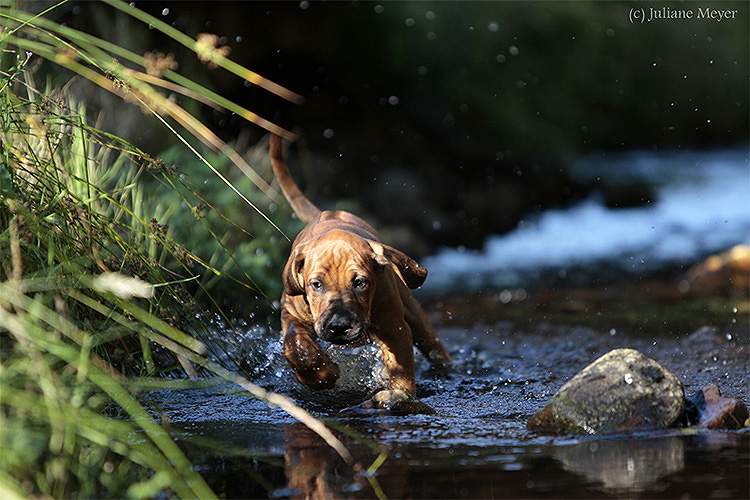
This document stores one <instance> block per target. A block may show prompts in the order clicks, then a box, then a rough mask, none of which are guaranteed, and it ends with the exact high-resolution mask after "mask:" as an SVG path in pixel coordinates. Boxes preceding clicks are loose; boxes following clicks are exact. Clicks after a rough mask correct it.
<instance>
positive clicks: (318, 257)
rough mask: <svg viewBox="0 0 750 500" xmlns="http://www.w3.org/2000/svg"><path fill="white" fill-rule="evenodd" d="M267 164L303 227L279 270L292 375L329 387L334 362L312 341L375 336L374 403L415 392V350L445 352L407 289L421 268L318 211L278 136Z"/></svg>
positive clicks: (444, 361)
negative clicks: (379, 362) (378, 366)
mask: <svg viewBox="0 0 750 500" xmlns="http://www.w3.org/2000/svg"><path fill="white" fill-rule="evenodd" d="M271 163H272V164H273V171H274V174H275V175H276V178H277V179H278V181H279V184H280V185H281V189H282V191H283V192H284V196H285V197H286V199H287V200H288V201H289V203H290V205H291V206H292V208H293V209H294V212H295V213H296V214H297V216H299V218H300V219H301V220H302V221H303V222H305V223H307V227H305V229H303V230H302V232H301V233H300V234H299V235H298V236H297V238H296V239H295V240H294V243H293V244H292V251H291V254H290V256H289V260H288V261H287V263H286V267H285V268H284V273H283V284H284V293H283V294H282V297H281V328H282V330H283V332H284V355H285V356H286V359H287V361H288V362H289V365H290V366H291V367H292V369H293V370H294V373H295V374H296V376H297V379H298V380H299V381H300V382H301V383H302V384H304V385H306V386H308V387H311V388H313V389H329V388H332V387H334V386H335V384H336V381H337V380H338V378H339V374H340V372H339V367H338V366H337V365H336V364H335V363H334V362H333V361H331V359H330V358H329V357H328V355H327V354H326V353H325V351H323V349H321V347H320V346H319V345H318V343H317V341H316V340H317V339H318V338H320V339H322V340H325V341H328V342H331V343H334V344H348V345H358V344H362V343H364V342H367V341H375V342H376V343H377V345H378V346H379V348H380V350H381V352H382V355H383V364H384V367H385V371H386V375H387V376H388V390H387V391H381V392H380V393H378V394H377V395H376V396H375V397H373V402H374V404H375V405H376V406H378V407H382V408H389V407H390V405H389V401H391V400H396V399H399V398H403V394H401V393H398V392H397V391H399V390H401V391H404V392H405V393H406V394H407V395H408V396H409V397H412V398H413V397H414V396H416V386H415V382H414V350H413V345H416V346H417V347H418V348H419V350H420V351H422V353H423V354H424V355H425V356H426V357H427V358H428V359H429V360H430V362H431V363H432V364H433V365H434V366H437V367H446V366H447V365H448V364H449V363H450V356H449V355H448V353H447V352H446V350H445V347H443V344H442V343H441V342H440V340H439V339H438V337H437V334H436V333H435V330H434V329H433V328H432V326H431V325H430V323H429V321H428V320H427V317H426V316H425V314H424V312H423V311H422V308H421V307H420V306H419V304H418V303H417V301H416V300H415V299H414V297H413V296H412V294H411V292H410V291H409V288H417V287H419V286H420V285H422V283H424V280H425V278H426V277H427V270H426V269H425V268H424V267H422V266H420V265H419V264H418V263H417V262H416V261H414V260H412V259H410V258H409V257H407V256H406V255H405V254H404V253H402V252H400V251H398V250H396V249H395V248H392V247H389V246H387V245H384V244H383V243H381V241H380V237H379V236H378V233H377V232H376V231H375V229H373V228H372V227H371V226H370V225H369V224H367V223H366V222H365V221H363V220H362V219H360V218H359V217H356V216H354V215H352V214H350V213H348V212H343V211H321V210H320V209H318V208H317V207H316V206H315V205H313V204H312V202H310V200H308V199H307V198H306V197H305V195H304V194H302V192H301V191H300V189H299V187H298V186H297V184H295V182H294V180H293V179H292V177H291V175H290V173H289V168H288V167H287V165H286V163H285V162H284V158H283V155H282V148H281V139H280V138H279V137H278V136H276V135H272V136H271Z"/></svg>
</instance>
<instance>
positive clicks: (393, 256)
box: [369, 241, 427, 289]
mask: <svg viewBox="0 0 750 500" xmlns="http://www.w3.org/2000/svg"><path fill="white" fill-rule="evenodd" d="M369 243H370V246H371V247H372V251H373V252H374V254H375V255H374V258H375V262H377V263H378V264H380V265H381V266H391V267H392V268H393V270H394V271H396V274H398V275H399V277H400V278H401V281H403V282H404V284H405V285H406V286H408V287H409V288H412V289H413V288H419V287H420V286H422V283H424V280H425V279H427V269H425V268H424V267H422V266H421V265H420V264H419V262H417V261H416V260H414V259H412V258H411V257H409V256H408V255H406V254H405V253H404V252H401V251H399V250H396V249H395V248H393V247H389V246H388V245H383V244H381V243H377V242H375V241H369Z"/></svg>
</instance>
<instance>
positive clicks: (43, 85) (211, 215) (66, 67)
mask: <svg viewBox="0 0 750 500" xmlns="http://www.w3.org/2000/svg"><path fill="white" fill-rule="evenodd" d="M107 3H110V4H111V5H112V6H113V7H116V8H119V9H123V10H127V11H128V13H129V14H131V15H133V16H134V17H135V18H137V19H139V21H140V22H146V23H148V22H150V21H151V20H150V18H149V17H148V16H147V15H145V14H143V13H142V12H140V11H137V10H136V9H131V8H130V7H128V6H127V4H122V3H120V2H107ZM53 9H54V6H53V7H51V8H50V10H53ZM42 14H44V13H42ZM154 21H155V20H154ZM157 28H158V29H161V30H162V31H164V32H165V34H166V35H167V36H170V37H172V38H173V39H175V40H179V41H182V42H183V43H185V44H188V45H190V47H191V50H194V51H195V52H196V53H197V55H198V57H201V58H203V59H205V61H206V63H207V64H208V63H210V64H211V65H219V66H224V67H227V68H229V69H230V70H231V71H234V72H235V73H238V74H240V75H241V76H242V77H243V78H253V79H254V81H256V82H257V83H258V84H259V85H265V86H266V87H267V88H268V89H269V90H271V91H273V92H276V93H277V94H281V95H282V97H284V98H289V99H294V95H293V94H291V93H288V92H286V91H285V90H284V89H283V88H280V87H278V86H275V85H274V84H272V83H271V82H268V81H266V80H264V79H262V78H261V77H259V76H257V75H255V74H254V73H252V72H250V71H249V70H246V69H245V68H242V67H239V66H237V65H233V64H232V63H231V61H229V60H228V59H226V58H225V57H224V55H223V54H222V52H221V50H220V48H218V47H216V46H215V44H214V42H213V40H208V41H205V43H204V44H203V45H201V44H200V43H196V42H195V41H192V42H193V43H192V44H191V43H189V42H190V41H189V40H187V39H186V37H185V36H184V35H182V34H181V33H179V32H177V31H176V30H171V29H170V28H169V26H167V25H164V26H161V25H160V26H157ZM0 54H1V57H2V59H0V266H1V269H0V273H1V274H2V278H1V279H0V394H1V396H0V397H1V399H0V429H1V431H0V432H2V442H3V460H2V465H1V466H0V495H1V496H2V497H3V498H24V497H36V496H45V497H53V498H74V497H83V498H94V497H103V496H109V497H116V498H119V497H134V498H144V497H154V496H159V495H162V496H164V495H166V496H168V497H173V496H176V497H181V498H210V497H213V496H215V495H214V493H213V492H212V491H211V489H210V488H209V486H208V485H207V484H206V482H205V480H204V479H203V478H202V477H201V475H200V474H199V473H198V472H197V471H196V470H195V469H194V468H193V467H192V466H191V464H190V462H189V460H188V459H187V458H186V456H185V454H184V453H183V451H182V449H181V447H180V442H179V440H177V441H175V440H174V439H173V436H172V435H170V433H169V429H168V426H166V425H165V422H162V421H161V417H160V416H159V412H158V408H153V407H151V406H149V405H148V404H147V399H144V395H145V394H147V392H148V391H149V390H153V389H161V390H176V389H179V388H186V387H191V386H195V385H196V384H197V385H205V384H211V383H220V382H226V381H229V382H233V383H235V384H237V385H239V386H240V387H242V388H243V389H245V390H246V391H247V394H248V396H254V397H257V398H260V399H263V400H266V401H268V402H269V403H270V404H272V405H275V406H278V407H280V408H282V409H284V410H285V411H287V412H288V413H290V414H291V415H292V416H294V417H295V418H297V419H299V420H300V421H302V422H304V423H305V424H306V425H308V426H310V428H311V429H313V430H314V431H315V432H316V433H318V434H319V435H321V436H322V437H323V438H324V439H325V440H326V441H327V442H328V443H329V444H330V445H331V446H332V447H333V448H334V449H336V450H337V452H338V453H339V454H340V455H341V456H342V458H343V459H344V460H345V461H347V463H350V462H351V456H349V455H348V452H347V451H346V449H344V448H343V447H342V445H341V443H340V442H339V441H338V440H337V439H336V438H335V437H334V435H333V434H332V433H331V432H330V431H329V430H328V429H327V428H326V427H325V426H324V425H323V424H322V423H321V422H319V421H317V420H315V419H313V418H312V417H311V416H310V415H309V414H307V413H306V412H305V411H303V410H301V409H300V408H298V407H296V406H295V405H294V404H293V403H292V402H291V400H289V399H287V398H285V397H282V396H279V395H276V394H272V393H268V392H266V391H265V390H263V389H262V388H260V387H258V386H256V385H254V384H252V383H250V382H249V381H248V380H246V379H245V378H244V377H243V376H242V375H241V373H240V372H239V371H238V368H237V367H236V366H226V361H225V362H224V364H219V363H217V362H216V361H215V359H216V357H215V356H214V355H212V353H211V349H210V348H209V347H208V346H209V345H212V346H213V345H215V344H213V343H212V336H213V335H215V334H216V333H215V329H214V327H213V326H212V324H213V323H214V321H215V320H216V319H220V320H221V321H222V322H223V323H225V324H227V325H231V319H230V318H229V314H228V313H227V312H225V310H224V309H225V308H223V307H222V304H221V302H222V300H221V294H220V293H219V292H217V290H218V289H219V287H217V286H216V283H217V282H219V281H221V282H222V289H223V290H229V289H231V290H233V292H225V293H237V291H239V293H245V294H247V295H248V296H251V297H253V300H256V301H259V302H265V303H266V304H270V303H271V302H272V300H273V299H272V297H274V296H275V293H276V291H274V290H267V289H264V287H263V285H264V284H267V283H269V282H271V280H270V279H267V278H266V277H265V275H264V273H269V272H270V271H269V267H270V265H269V263H268V258H267V257H266V256H265V253H266V252H273V251H274V249H275V248H276V247H281V246H283V245H282V244H279V245H272V244H269V241H278V242H283V241H285V240H286V236H285V234H284V232H283V231H282V229H281V228H279V227H278V226H277V225H276V224H275V223H274V222H273V221H271V219H270V217H269V216H267V215H266V213H268V206H269V205H270V204H271V203H272V202H271V200H273V199H274V197H275V196H277V195H275V190H274V189H273V188H272V187H270V186H269V185H268V184H266V183H265V181H263V179H262V178H261V176H259V175H258V174H257V173H256V172H255V170H253V167H252V166H251V164H250V163H248V161H247V160H246V159H245V158H244V157H243V156H242V155H240V154H239V153H238V152H237V151H236V149H234V148H233V147H231V146H230V145H229V144H227V143H224V142H223V141H221V140H220V139H219V138H218V137H216V136H215V135H214V134H213V133H212V132H211V131H210V130H209V129H208V128H207V127H205V126H204V125H203V124H202V122H201V121H200V120H199V119H198V118H196V117H195V115H194V114H193V113H191V112H189V111H188V110H187V108H188V107H190V106H195V103H196V102H199V103H202V104H203V105H209V106H214V107H218V108H222V109H225V108H229V109H233V110H234V111H235V112H237V113H241V114H242V116H243V117H245V118H247V119H248V121H254V122H256V123H257V124H259V125H261V126H262V127H265V128H266V129H269V130H273V131H275V132H278V133H282V134H284V135H286V136H288V137H290V136H291V134H289V133H288V132H286V131H283V130H281V129H279V128H278V127H276V126H275V125H273V124H271V123H268V122H263V121H261V120H258V119H257V117H255V115H253V114H252V113H251V112H249V111H248V110H246V109H244V108H241V107H239V106H237V105H235V104H233V103H231V102H229V101H226V100H224V99H222V98H221V97H220V96H218V95H216V94H214V93H213V92H211V91H209V90H208V89H206V88H205V87H202V86H200V85H199V84H197V83H196V82H194V81H192V80H190V79H188V78H185V77H183V76H181V75H179V74H178V73H176V72H175V69H176V66H175V64H173V61H172V62H170V58H169V57H168V56H164V55H158V56H155V58H153V59H152V58H151V57H150V56H149V55H148V54H147V55H146V56H145V57H144V56H138V55H135V54H133V53H131V52H129V51H127V50H126V49H125V48H123V47H119V46H117V45H114V44H111V43H109V42H108V41H106V40H103V39H98V38H96V37H92V36H90V35H88V34H86V33H84V32H81V31H77V30H74V29H71V28H69V27H67V26H64V25H61V24H57V23H54V22H52V21H50V20H48V19H47V18H45V17H44V16H43V15H32V14H29V13H27V12H24V11H23V10H19V9H4V10H2V11H0ZM155 65H156V66H158V67H159V69H158V71H157V70H156V69H155V68H154V66H155ZM60 81H62V82H64V83H62V84H59V83H57V82H60ZM83 84H85V85H91V84H93V85H95V86H97V87H99V88H100V89H102V90H104V91H107V92H109V93H111V94H114V95H115V96H117V97H120V98H122V99H123V100H125V101H128V102H130V103H131V104H132V105H134V106H139V107H140V108H141V109H142V111H143V119H144V120H155V121H156V123H157V124H159V125H161V126H162V127H163V128H164V129H166V130H167V131H168V133H169V134H171V135H172V136H173V138H174V139H175V140H174V144H175V146H172V147H171V148H170V149H169V150H167V151H165V153H164V156H154V155H151V154H148V153H146V152H144V151H143V150H142V149H140V148H139V147H137V146H136V145H134V144H132V143H130V142H128V141H126V140H124V139H121V138H120V137H118V136H117V135H114V134H112V133H109V132H108V131H106V130H103V129H102V128H100V126H99V124H98V123H97V122H98V121H99V118H101V117H100V114H99V113H97V112H96V111H95V110H92V109H91V108H90V106H89V105H88V103H87V102H86V100H85V99H81V96H80V93H78V94H77V93H76V91H75V90H76V88H77V87H80V86H81V85H83ZM165 89H168V90H169V91H170V92H173V93H174V94H178V95H181V96H185V101H186V104H185V106H183V105H181V103H180V102H178V99H176V98H175V97H174V94H173V95H172V96H169V95H166V94H165V93H164V90H165ZM188 97H189V98H190V100H188V99H187V98H188ZM259 157H260V155H258V154H256V156H255V158H259ZM238 173H239V174H238ZM204 184H209V185H210V186H211V187H210V188H209V189H207V190H205V189H204V187H203V185H204ZM206 192H208V194H206ZM277 212H278V213H277V216H279V218H281V219H287V218H288V214H287V213H283V211H282V210H278V211H277ZM239 213H243V215H242V216H239V215H238V214H239ZM247 213H250V214H251V215H250V216H248V215H247ZM248 221H251V222H252V224H244V223H245V222H248ZM187 235H190V239H189V241H191V242H195V241H199V242H200V243H201V244H200V245H195V246H191V245H190V244H186V243H184V241H185V240H183V239H182V238H186V239H187ZM278 251H279V252H280V251H281V250H280V249H279V250H278ZM229 328H230V329H231V326H230V327H229ZM222 359H229V360H230V361H229V363H230V365H231V364H232V356H231V353H226V356H224V357H223V358H222ZM196 375H201V377H194V376H196ZM350 465H354V464H352V463H350Z"/></svg>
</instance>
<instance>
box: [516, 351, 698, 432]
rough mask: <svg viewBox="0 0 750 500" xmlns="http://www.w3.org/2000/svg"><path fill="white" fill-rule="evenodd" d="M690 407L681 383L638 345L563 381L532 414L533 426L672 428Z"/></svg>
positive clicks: (549, 428) (602, 429) (556, 428)
mask: <svg viewBox="0 0 750 500" xmlns="http://www.w3.org/2000/svg"><path fill="white" fill-rule="evenodd" d="M684 411H685V395H684V392H683V389H682V384H681V383H680V381H679V380H678V379H677V377H675V376H674V375H673V374H672V373H670V372H669V371H668V370H666V369H665V368H664V367H662V366H661V365H660V364H659V363H657V362H656V361H654V360H653V359H650V358H648V357H647V356H645V355H643V354H641V353H640V352H638V351H636V350H634V349H615V350H613V351H610V352H609V353H607V354H605V355H604V356H602V357H600V358H599V359H597V360H596V361H594V362H593V363H592V364H590V365H589V366H587V367H586V368H584V369H583V370H582V371H581V372H580V373H578V374H577V375H576V376H575V377H573V378H572V379H570V380H569V381H568V382H567V383H566V384H565V385H563V386H562V387H561V388H560V390H559V391H557V393H555V395H554V396H552V399H550V401H549V403H548V404H547V406H546V407H544V408H543V409H542V410H541V411H540V412H539V413H537V414H536V415H535V416H533V417H532V418H531V419H529V421H528V423H527V428H528V429H529V430H536V431H545V432H552V433H569V434H596V433H599V432H608V431H617V430H622V429H628V428H633V427H670V426H672V425H674V424H675V423H677V422H678V421H679V420H680V418H681V417H682V416H683V414H684Z"/></svg>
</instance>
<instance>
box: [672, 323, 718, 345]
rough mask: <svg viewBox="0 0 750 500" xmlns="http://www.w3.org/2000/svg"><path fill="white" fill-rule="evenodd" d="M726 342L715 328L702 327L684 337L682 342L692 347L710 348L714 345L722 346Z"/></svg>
mask: <svg viewBox="0 0 750 500" xmlns="http://www.w3.org/2000/svg"><path fill="white" fill-rule="evenodd" d="M726 340H727V339H726V337H725V336H723V335H721V333H720V332H719V329H718V328H717V327H715V326H703V327H701V328H698V329H697V330H696V331H694V332H693V333H691V334H690V335H688V336H687V337H685V340H683V342H684V343H686V344H689V345H690V346H693V347H698V346H703V347H711V346H713V345H716V344H723V343H725V342H726Z"/></svg>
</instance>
